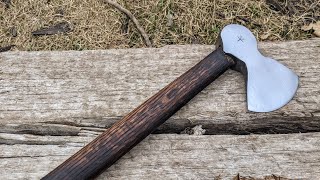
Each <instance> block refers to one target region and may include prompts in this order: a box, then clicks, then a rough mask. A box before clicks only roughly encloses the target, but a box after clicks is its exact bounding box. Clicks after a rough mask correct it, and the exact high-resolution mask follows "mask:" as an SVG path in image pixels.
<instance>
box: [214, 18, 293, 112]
mask: <svg viewBox="0 0 320 180" xmlns="http://www.w3.org/2000/svg"><path fill="white" fill-rule="evenodd" d="M220 38H221V39H220V41H219V43H218V45H219V46H221V47H222V48H223V51H224V52H225V53H226V54H228V55H231V56H232V57H234V59H236V65H235V67H234V69H235V70H238V71H240V72H242V73H243V74H244V75H245V77H246V82H247V105H248V110H249V111H254V112H270V111H274V110H277V109H279V108H281V107H282V106H284V105H286V104H287V103H288V102H289V101H290V100H291V99H292V98H293V96H294V94H295V93H296V91H297V88H298V76H297V75H296V74H295V73H294V72H293V71H292V70H290V69H289V68H287V67H286V66H284V65H282V64H280V63H279V62H277V61H276V60H274V59H272V58H269V57H265V56H263V55H262V54H261V53H260V52H259V50H258V46H257V40H256V38H255V37H254V35H253V34H252V33H251V31H250V30H249V29H247V28H246V27H244V26H241V25H237V24H230V25H227V26H226V27H224V28H223V29H222V31H221V34H220Z"/></svg>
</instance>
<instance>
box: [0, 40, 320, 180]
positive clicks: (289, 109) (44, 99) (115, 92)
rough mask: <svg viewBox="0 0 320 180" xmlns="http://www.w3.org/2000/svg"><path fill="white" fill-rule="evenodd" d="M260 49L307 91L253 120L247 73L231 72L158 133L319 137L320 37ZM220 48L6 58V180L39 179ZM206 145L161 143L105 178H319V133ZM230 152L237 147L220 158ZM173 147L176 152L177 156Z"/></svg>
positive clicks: (1, 121)
mask: <svg viewBox="0 0 320 180" xmlns="http://www.w3.org/2000/svg"><path fill="white" fill-rule="evenodd" d="M260 47H261V50H262V51H264V52H265V53H264V54H266V55H268V56H271V57H273V58H275V59H279V61H280V62H282V63H284V64H286V65H287V66H288V67H290V68H291V69H293V70H294V71H295V72H297V74H298V75H299V76H300V85H299V86H300V88H299V90H298V93H297V95H296V96H295V98H294V99H293V100H292V101H291V102H290V103H289V104H288V105H287V106H285V107H284V108H282V109H280V110H278V111H275V112H272V113H268V114H267V113H259V114H258V113H250V112H247V110H246V103H245V87H244V85H245V84H244V80H243V78H242V76H241V75H240V74H239V73H237V72H234V71H227V72H226V73H225V74H224V75H223V76H221V77H220V78H218V79H217V80H216V81H215V82H213V83H212V84H211V85H209V86H208V87H207V88H206V89H205V90H204V91H202V92H201V93H199V94H198V96H196V97H195V98H194V99H193V100H191V101H190V102H189V103H188V104H187V105H186V106H185V107H184V108H182V109H181V110H180V111H179V112H178V113H176V114H175V115H174V116H173V117H172V118H170V119H169V120H168V121H167V122H166V123H165V124H164V125H162V126H161V127H159V129H158V131H157V133H179V132H181V131H183V130H184V129H185V128H187V127H193V126H194V125H197V124H202V125H203V128H204V129H205V130H206V134H250V133H292V132H316V131H319V129H320V125H319V120H320V111H319V109H320V90H319V89H320V85H319V82H320V60H319V54H320V39H313V40H307V41H292V42H279V43H262V44H261V45H260ZM212 49H214V48H213V47H212V46H202V45H186V46H167V47H164V48H159V49H127V50H101V51H82V52H76V51H71V52H70V51H69V52H5V53H0V104H1V106H0V152H1V153H0V174H1V175H2V177H4V179H39V178H40V177H42V176H43V175H45V174H46V173H48V172H49V171H50V170H52V169H53V168H54V167H56V166H57V165H58V164H60V163H61V162H63V161H64V160H66V159H67V157H69V156H70V155H71V154H73V153H75V152H76V151H78V150H79V149H80V148H81V147H83V146H84V145H85V144H86V143H88V142H89V141H90V140H92V139H93V138H94V137H96V136H97V135H98V134H101V133H102V132H103V131H104V130H105V129H106V128H107V127H110V126H111V125H112V124H113V123H114V122H116V121H117V120H119V119H121V117H122V116H124V115H126V114H127V113H128V112H130V111H131V110H132V109H134V108H135V107H137V106H138V105H139V104H140V103H142V102H143V101H145V100H146V99H147V98H148V97H150V96H151V95H153V94H154V93H156V92H157V91H159V90H160V89H161V88H163V87H164V86H165V85H167V84H168V83H169V82H171V81H172V80H174V79H175V78H176V77H178V76H179V75H180V74H182V73H183V72H185V71H186V70H188V69H189V68H190V67H192V66H194V65H195V64H196V63H197V62H199V61H200V60H201V59H202V58H203V57H205V56H206V55H207V54H209V53H210V52H211V51H212ZM158 137H159V138H160V139H158V140H155V141H152V138H158ZM250 137H255V138H250ZM161 138H163V139H162V140H161ZM181 138H182V139H181ZM183 138H186V139H185V140H183ZM197 138H198V137H197ZM201 138H204V139H203V140H201V139H193V137H192V136H186V135H182V136H178V135H152V136H151V137H150V138H149V139H147V140H145V141H143V142H142V144H141V145H140V144H139V146H138V147H137V148H134V149H133V150H132V152H136V153H137V156H133V155H132V152H130V153H129V154H127V155H126V156H124V157H123V158H122V159H121V160H120V161H119V162H118V163H117V164H116V165H115V166H112V167H111V168H110V169H109V170H108V171H106V172H105V173H104V174H102V175H101V178H108V179H125V178H126V177H129V178H131V179H134V178H135V179H139V178H141V177H142V176H144V177H145V178H146V179H152V178H159V179H163V178H166V177H168V179H169V178H171V179H175V178H179V177H182V179H187V178H193V177H195V178H201V177H204V178H203V179H212V177H213V176H218V175H221V176H222V177H227V179H228V177H233V176H235V175H236V174H237V173H240V174H242V175H244V176H245V175H252V176H256V177H261V176H265V175H269V174H277V175H282V176H286V177H291V178H292V177H306V178H307V179H316V178H317V177H319V172H318V169H319V168H318V167H319V164H317V163H318V162H319V159H317V158H318V157H320V156H319V134H318V133H308V134H291V135H263V136H259V135H250V136H201ZM205 138H208V139H207V140H205ZM212 138H217V139H214V140H213V139H212ZM220 138H221V139H220ZM238 138H242V139H238ZM246 138H249V139H247V140H245V139H246ZM150 139H151V140H150ZM219 139H220V140H219ZM256 139H257V140H256ZM244 140H245V141H244ZM150 141H151V142H152V143H151V142H150ZM182 142H185V144H187V145H189V146H192V148H191V147H188V146H187V147H186V145H183V144H181V143H182ZM149 143H150V144H149ZM199 143H200V144H199ZM201 143H203V145H202V144H201ZM259 143H261V145H260V146H257V147H258V148H256V149H258V150H261V151H258V153H257V154H256V153H254V151H253V150H252V147H253V146H255V145H256V144H259ZM179 144H181V146H178V145H179ZM215 144H217V146H216V145H215ZM219 144H220V145H221V146H218V145H219ZM252 144H254V145H252ZM223 145H226V146H229V148H227V149H228V151H227V152H226V154H225V156H220V154H219V148H220V147H224V146H223ZM165 147H167V149H165ZM169 147H176V148H173V150H174V151H172V150H169V151H168V148H169ZM201 147H205V148H206V150H203V149H202V148H201ZM139 148H140V149H139ZM162 148H164V149H162ZM233 148H235V150H233ZM250 148H251V150H250ZM293 148H294V149H293ZM142 149H145V151H142ZM150 149H153V150H152V151H151V150H150ZM208 149H209V150H208ZM211 149H212V150H211ZM253 149H255V148H253ZM220 150H221V151H223V150H224V148H220ZM149 152H150V153H151V152H153V153H154V155H152V154H148V153H149ZM214 152H218V156H213V154H214ZM247 152H248V153H247ZM165 153H172V154H171V155H168V154H165ZM139 154H140V155H139ZM162 155H164V156H162ZM193 155H194V156H193ZM202 155H205V156H202ZM234 157H237V158H236V159H234ZM199 158H200V159H199ZM214 158H216V161H213V159H214ZM238 158H244V159H243V161H242V159H238ZM137 159H141V162H143V163H140V164H139V163H137ZM168 159H171V160H168ZM182 160H186V161H182ZM179 161H181V162H182V163H180V164H179ZM139 162H140V161H139ZM250 162H252V163H253V164H250ZM148 163H149V164H148ZM239 163H240V164H239ZM158 165H159V166H160V167H161V168H158ZM278 165H279V166H278ZM122 168H123V169H122ZM216 170H217V171H216ZM214 172H217V173H214ZM304 174H305V175H304ZM122 175H123V176H122ZM229 179H230V178H229Z"/></svg>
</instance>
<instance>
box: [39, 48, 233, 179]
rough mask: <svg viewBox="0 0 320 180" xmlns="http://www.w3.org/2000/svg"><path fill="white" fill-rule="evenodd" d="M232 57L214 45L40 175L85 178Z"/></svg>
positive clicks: (223, 68)
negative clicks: (62, 161) (95, 136)
mask: <svg viewBox="0 0 320 180" xmlns="http://www.w3.org/2000/svg"><path fill="white" fill-rule="evenodd" d="M232 65H234V61H233V60H232V59H231V58H229V57H228V56H227V55H225V54H224V52H223V51H222V49H221V48H218V49H216V50H215V51H214V52H212V53H211V54H209V55H208V56H207V57H206V58H204V59H203V60H202V61H200V62H199V63H198V64H196V65H195V66H194V67H192V68H191V69H190V70H189V71H187V72H186V73H184V74H183V75H181V76H180V77H178V78H177V79H176V80H174V81H173V82H172V83H170V84H169V85H167V86H166V87H165V88H163V89H162V90H160V91H159V92H158V93H157V94H155V95H154V96H152V97H151V98H150V99H148V100H147V101H145V102H144V103H143V104H141V105H140V106H139V107H137V108H136V109H134V110H133V111H132V112H130V113H129V114H128V115H127V116H125V117H124V118H123V119H122V120H120V121H118V122H117V123H115V124H114V125H113V126H112V127H110V128H109V129H107V130H106V131H105V132H104V133H102V134H101V135H100V136H98V137H97V138H96V139H94V140H93V141H92V142H90V143H89V144H88V145H86V146H85V147H84V148H82V149H81V150H80V151H78V152H77V153H76V154H74V155H73V156H72V157H70V158H69V159H67V160H66V161H65V162H64V163H62V164H61V165H60V166H58V167H57V168H56V169H54V170H53V171H52V172H50V173H49V174H48V175H46V176H45V177H44V178H43V179H59V180H62V179H77V180H79V179H89V178H92V177H95V176H96V175H98V174H99V173H100V172H101V171H102V170H103V169H105V168H107V167H110V166H111V165H112V164H113V163H114V162H116V161H117V160H118V159H119V158H120V157H121V156H123V155H124V154H125V153H127V152H128V151H129V150H130V149H132V148H133V147H134V146H135V145H136V144H137V143H139V142H140V141H142V140H143V139H144V138H145V137H147V136H148V135H149V134H150V133H151V132H152V131H154V130H155V129H156V128H157V127H158V126H160V125H161V124H162V123H164V122H165V121H166V120H167V119H168V118H169V117H170V116H172V115H173V114H174V113H175V112H177V111H178V110H179V109H180V108H181V107H182V106H184V105H185V104H186V103H187V102H188V101H189V100H191V99H192V98H193V97H194V96H195V95H197V94H198V93H199V92H200V91H201V90H203V89H204V88H205V87H206V86H207V85H209V84H210V83H211V82H212V81H214V80H215V79H216V78H218V77H219V76H220V75H221V74H222V73H223V72H225V71H226V70H227V69H228V68H229V67H231V66H232Z"/></svg>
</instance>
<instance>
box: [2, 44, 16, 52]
mask: <svg viewBox="0 0 320 180" xmlns="http://www.w3.org/2000/svg"><path fill="white" fill-rule="evenodd" d="M13 47H15V45H10V46H5V47H0V52H6V51H10V50H11V48H13Z"/></svg>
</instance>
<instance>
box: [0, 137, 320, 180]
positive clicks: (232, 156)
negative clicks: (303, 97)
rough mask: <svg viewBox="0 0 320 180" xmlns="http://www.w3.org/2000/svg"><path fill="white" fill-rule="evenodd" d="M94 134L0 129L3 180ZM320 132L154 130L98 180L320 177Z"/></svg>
mask: <svg viewBox="0 0 320 180" xmlns="http://www.w3.org/2000/svg"><path fill="white" fill-rule="evenodd" d="M93 138H94V136H87V137H75V136H69V137H66V136H51V137H48V136H35V135H23V134H21V135H16V136H15V137H12V135H8V134H4V133H2V134H0V139H2V140H3V139H7V141H8V142H9V141H11V140H13V139H14V140H15V141H17V140H19V143H16V144H15V145H11V144H1V145H0V152H1V153H0V174H1V179H39V178H40V177H42V176H44V175H45V174H46V173H48V172H49V171H50V170H52V169H53V168H54V167H56V166H57V165H58V164H60V163H61V162H63V161H64V160H65V159H66V158H67V157H69V156H70V155H71V154H73V153H74V152H76V151H77V150H79V149H80V148H81V147H82V146H83V145H84V144H85V143H87V142H89V141H90V140H92V139H93ZM319 139H320V133H301V134H286V135H276V134H273V135H245V136H239V135H215V136H212V135H208V136H206V135H203V136H194V135H168V134H167V135H165V134H163V135H150V136H149V137H148V138H147V139H145V140H144V141H143V142H142V143H141V144H139V145H137V146H136V147H135V148H134V149H132V150H131V151H130V152H129V153H128V154H126V155H125V156H124V157H123V158H121V159H120V160H119V161H118V162H117V163H116V164H114V165H113V166H111V167H110V168H109V169H107V170H106V171H105V172H104V173H103V174H101V175H100V176H99V177H98V179H117V180H118V179H139V180H140V179H141V180H144V179H145V180H148V179H214V178H217V177H220V178H221V179H231V178H232V177H235V176H236V175H237V174H238V173H240V175H241V176H252V177H256V178H262V177H263V176H266V175H271V174H275V175H277V176H282V177H287V178H296V179H298V178H299V179H318V178H319V177H320V168H319V167H320V141H319Z"/></svg>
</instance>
